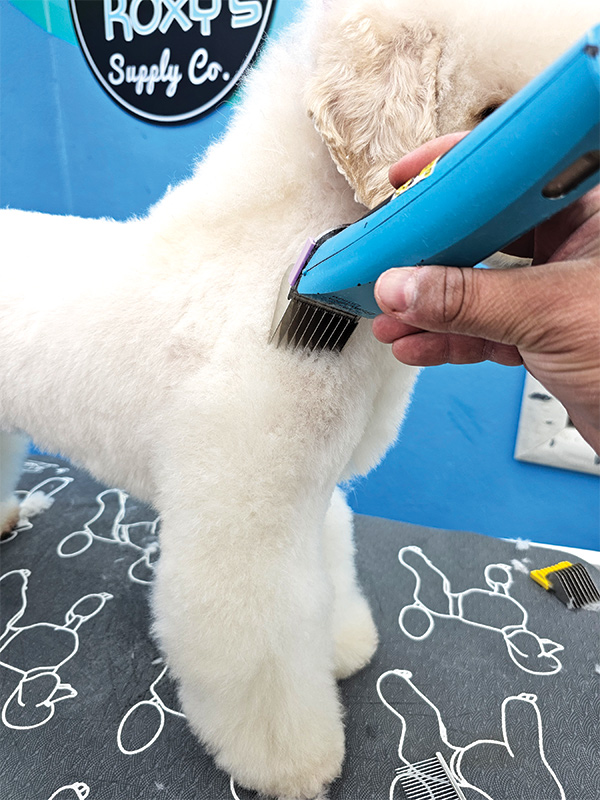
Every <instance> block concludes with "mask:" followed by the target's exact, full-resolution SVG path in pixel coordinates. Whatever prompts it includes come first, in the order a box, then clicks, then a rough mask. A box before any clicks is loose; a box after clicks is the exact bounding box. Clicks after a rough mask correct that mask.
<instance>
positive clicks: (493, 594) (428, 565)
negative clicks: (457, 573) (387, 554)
mask: <svg viewBox="0 0 600 800" xmlns="http://www.w3.org/2000/svg"><path fill="white" fill-rule="evenodd" d="M407 553H414V554H415V555H416V556H417V557H418V558H420V559H421V562H422V564H421V565H420V566H421V570H422V572H420V571H419V569H418V568H417V567H415V566H414V565H412V564H410V563H407V561H406V560H405V555H406V554H407ZM398 560H399V561H400V563H401V564H402V565H403V566H404V567H406V569H408V570H410V572H412V573H413V575H414V576H415V579H416V583H415V588H414V591H413V602H412V603H410V604H409V605H406V606H404V607H403V608H402V609H401V611H400V614H399V616H398V624H399V625H400V628H401V630H402V632H403V633H404V634H405V635H406V636H408V638H409V639H412V640H413V641H416V642H420V641H422V640H423V639H426V638H427V637H428V636H429V635H430V634H431V632H432V631H433V629H434V627H435V621H434V617H437V618H438V619H458V620H460V621H461V622H464V623H465V625H472V626H474V627H476V628H485V629H487V630H491V631H497V632H498V633H499V634H500V635H501V636H502V637H503V639H504V643H505V645H506V649H507V651H508V654H509V656H510V658H511V660H512V661H513V663H514V664H516V665H517V667H519V669H522V670H523V671H524V672H528V673H529V674H530V675H555V674H556V673H557V672H560V670H561V669H562V663H561V662H560V660H559V659H558V658H557V657H556V655H555V653H558V652H560V651H561V650H564V647H563V646H562V645H561V644H558V643H557V642H553V641H552V640H551V639H546V638H541V637H540V636H538V635H537V634H535V633H533V632H532V631H530V630H528V628H527V621H528V619H529V616H528V614H527V611H526V609H525V608H524V607H523V606H522V605H521V603H519V602H518V600H515V598H514V597H511V595H510V587H511V586H512V584H513V578H512V568H511V567H510V566H508V564H488V565H487V566H486V568H485V570H484V576H485V581H486V583H487V585H488V586H489V589H479V588H477V587H473V588H471V589H466V590H465V591H462V592H453V591H452V589H451V586H450V581H449V579H448V577H447V576H446V575H445V574H444V573H443V572H442V571H441V569H439V568H438V567H436V566H435V564H434V563H433V562H432V561H431V560H430V559H429V558H427V556H426V555H425V554H424V553H423V551H422V550H421V548H420V547H418V546H417V545H407V546H406V547H403V548H402V549H401V550H400V551H399V553H398ZM494 571H497V572H499V573H500V574H499V575H498V576H497V577H496V578H495V577H494ZM432 573H434V577H435V580H436V581H437V580H438V579H439V580H440V581H441V588H442V591H443V594H444V595H445V599H446V601H447V609H445V610H443V611H440V610H439V609H434V608H430V607H429V606H428V605H427V604H426V603H425V602H423V600H422V599H421V597H420V596H419V595H420V594H421V589H422V588H423V574H429V575H431V574H432ZM425 580H428V579H427V578H426V579H425ZM472 597H477V600H478V607H477V613H478V614H480V615H481V618H480V620H479V621H478V620H476V619H474V618H473V617H470V616H469V614H470V613H471V611H470V609H469V607H468V606H469V601H470V599H471V598H472ZM499 603H502V604H503V606H504V609H503V613H505V614H506V616H507V617H510V616H511V615H512V616H513V617H514V621H512V622H511V621H509V620H507V622H508V624H506V625H504V626H502V627H501V628H499V627H497V626H496V625H492V624H489V623H486V622H484V621H482V618H483V617H484V616H485V613H486V606H489V610H491V609H492V607H494V611H496V610H497V607H498V604H499ZM414 611H418V612H419V613H422V614H423V615H424V616H425V617H426V619H427V628H426V629H425V630H424V631H423V632H422V633H418V634H416V633H414V632H412V631H411V630H409V626H408V624H407V620H406V616H407V614H409V613H411V612H414ZM525 644H527V645H529V646H530V647H529V650H530V651H532V652H529V653H528V652H527V651H526V648H525V646H524V645H525Z"/></svg>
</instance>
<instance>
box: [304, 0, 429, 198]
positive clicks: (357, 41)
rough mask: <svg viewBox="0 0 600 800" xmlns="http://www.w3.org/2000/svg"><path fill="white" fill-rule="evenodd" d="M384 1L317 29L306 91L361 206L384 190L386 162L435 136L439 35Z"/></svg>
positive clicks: (316, 119) (318, 123)
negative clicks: (393, 11)
mask: <svg viewBox="0 0 600 800" xmlns="http://www.w3.org/2000/svg"><path fill="white" fill-rule="evenodd" d="M386 5H387V4H385V3H384V4H381V5H380V4H379V3H373V4H372V5H371V8H370V13H369V14H368V15H367V14H365V13H364V12H362V13H354V14H352V13H348V14H346V15H345V16H343V17H342V19H341V20H339V21H338V22H337V24H336V25H335V26H334V27H332V28H330V29H329V30H327V31H326V32H324V34H323V36H322V42H321V46H320V49H319V53H318V58H317V64H316V69H315V74H314V76H313V78H312V79H311V81H310V84H309V86H308V94H307V104H308V111H309V114H310V116H311V117H312V119H313V121H314V124H315V126H316V128H317V130H318V131H319V133H320V135H321V137H322V138H323V140H324V142H325V143H326V145H327V147H328V148H329V151H330V153H331V156H332V158H333V160H334V161H335V163H336V164H337V166H338V169H339V170H340V171H341V172H342V173H343V174H344V175H345V176H346V178H347V179H348V181H349V183H350V185H351V186H352V187H353V188H354V190H355V193H356V198H357V200H359V201H360V202H362V203H364V204H365V205H366V206H368V207H373V206H374V205H376V204H377V203H378V202H380V201H381V200H383V199H384V198H385V197H386V196H387V195H389V194H390V192H391V187H390V184H389V181H388V178H387V173H388V169H389V167H390V166H391V164H393V163H394V162H395V161H397V160H398V159H399V158H400V157H401V156H403V155H404V154H405V153H408V152H410V151H411V150H413V149H415V148H416V147H418V146H419V145H420V144H422V143H423V142H425V141H427V140H429V139H432V138H434V137H435V136H436V135H437V126H436V77H437V70H438V63H439V60H440V56H441V51H442V44H441V36H440V35H439V34H438V33H436V31H435V30H434V29H433V27H432V25H430V24H428V23H425V22H423V21H422V20H418V19H414V20H401V19H398V17H397V14H396V15H394V14H392V15H390V14H389V13H388V12H389V6H388V10H387V11H386V9H385V8H383V7H382V6H386ZM394 17H396V19H394Z"/></svg>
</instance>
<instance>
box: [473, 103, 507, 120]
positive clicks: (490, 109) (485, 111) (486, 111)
mask: <svg viewBox="0 0 600 800" xmlns="http://www.w3.org/2000/svg"><path fill="white" fill-rule="evenodd" d="M501 105H502V103H490V104H489V105H487V106H485V108H482V109H481V111H477V112H476V113H475V119H476V121H477V122H482V121H483V120H484V119H485V118H486V117H489V115H490V114H493V113H494V111H495V110H496V109H497V108H500V106H501Z"/></svg>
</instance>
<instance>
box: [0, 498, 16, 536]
mask: <svg viewBox="0 0 600 800" xmlns="http://www.w3.org/2000/svg"><path fill="white" fill-rule="evenodd" d="M19 513H20V509H19V501H18V500H17V499H16V497H10V498H9V499H8V500H3V501H2V502H0V539H3V538H4V537H5V536H7V535H8V534H9V533H10V532H11V531H12V529H13V528H14V527H15V526H16V524H17V522H18V521H19Z"/></svg>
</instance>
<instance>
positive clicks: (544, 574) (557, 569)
mask: <svg viewBox="0 0 600 800" xmlns="http://www.w3.org/2000/svg"><path fill="white" fill-rule="evenodd" d="M530 574H531V577H532V578H533V580H534V581H536V582H537V583H539V584H540V586H543V587H544V589H546V590H548V591H549V590H551V591H553V592H554V593H555V595H556V596H557V597H558V599H559V600H561V601H562V602H563V603H564V604H565V605H566V606H567V607H568V608H575V609H579V608H586V607H588V606H592V605H595V604H596V603H600V592H599V591H598V589H597V588H596V586H595V584H594V582H593V580H592V578H591V575H590V574H589V572H588V571H587V569H586V568H585V567H584V566H583V564H579V563H577V564H571V563H570V562H569V561H561V562H560V563H559V564H555V565H554V566H552V567H545V568H544V569H541V570H532V571H531V573H530Z"/></svg>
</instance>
